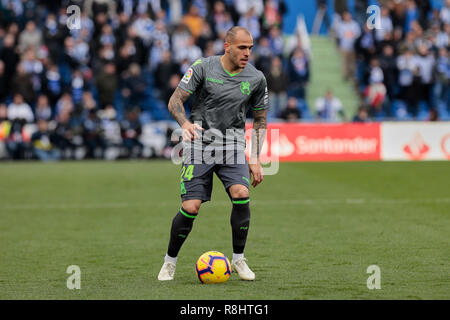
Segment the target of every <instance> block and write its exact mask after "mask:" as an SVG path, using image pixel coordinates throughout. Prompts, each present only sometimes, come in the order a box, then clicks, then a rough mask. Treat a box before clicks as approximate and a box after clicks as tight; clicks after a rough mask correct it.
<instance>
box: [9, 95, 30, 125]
mask: <svg viewBox="0 0 450 320" xmlns="http://www.w3.org/2000/svg"><path fill="white" fill-rule="evenodd" d="M8 119H9V120H23V121H24V122H28V123H31V122H33V121H34V114H33V110H31V107H30V105H29V104H28V103H26V102H25V101H24V99H23V97H22V95H21V94H19V93H17V94H15V95H14V99H13V102H12V103H11V104H10V105H9V106H8Z"/></svg>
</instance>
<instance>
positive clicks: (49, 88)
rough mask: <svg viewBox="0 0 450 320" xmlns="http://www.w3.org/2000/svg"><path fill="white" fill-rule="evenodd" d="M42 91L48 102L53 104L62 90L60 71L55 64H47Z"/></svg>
mask: <svg viewBox="0 0 450 320" xmlns="http://www.w3.org/2000/svg"><path fill="white" fill-rule="evenodd" d="M42 91H43V92H44V93H45V95H46V96H47V97H48V99H49V101H50V104H51V105H52V106H55V105H56V102H57V101H58V99H59V97H60V96H61V94H62V91H63V84H62V79H61V73H60V72H59V69H58V66H57V65H55V64H51V65H50V66H48V68H47V71H46V72H45V73H44V79H43V86H42Z"/></svg>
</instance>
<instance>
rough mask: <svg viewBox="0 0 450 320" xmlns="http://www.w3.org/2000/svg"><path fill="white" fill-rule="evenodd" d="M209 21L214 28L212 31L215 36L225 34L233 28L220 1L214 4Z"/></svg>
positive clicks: (228, 14) (228, 15) (229, 17)
mask: <svg viewBox="0 0 450 320" xmlns="http://www.w3.org/2000/svg"><path fill="white" fill-rule="evenodd" d="M211 19H212V21H211V22H210V24H211V25H212V26H214V31H215V32H216V33H217V34H219V33H225V32H227V31H228V30H229V29H230V28H231V27H233V21H232V19H231V15H230V13H229V12H228V11H226V7H225V4H224V3H223V2H222V1H216V2H214V7H213V12H212V15H211Z"/></svg>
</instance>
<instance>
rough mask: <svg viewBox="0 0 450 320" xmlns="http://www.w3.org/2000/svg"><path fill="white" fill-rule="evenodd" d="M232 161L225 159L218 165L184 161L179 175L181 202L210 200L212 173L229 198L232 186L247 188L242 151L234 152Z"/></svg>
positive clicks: (247, 176)
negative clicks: (220, 182)
mask: <svg viewBox="0 0 450 320" xmlns="http://www.w3.org/2000/svg"><path fill="white" fill-rule="evenodd" d="M241 152H242V153H241ZM224 157H225V156H224ZM233 159H234V160H233V161H226V157H225V158H224V160H223V161H220V162H219V163H217V161H216V162H212V163H211V162H210V161H206V162H205V161H202V162H200V163H199V161H197V162H196V161H190V160H186V159H184V161H183V165H182V167H181V175H180V184H181V186H180V191H181V200H182V201H185V200H201V201H202V202H205V201H209V200H211V193H212V187H213V174H214V173H215V174H216V175H217V177H218V178H219V179H220V181H222V183H223V186H224V187H225V190H226V191H227V193H228V196H229V197H230V198H231V195H230V193H229V188H230V187H231V186H232V185H235V184H241V185H244V186H246V187H247V188H249V185H250V180H249V179H250V174H249V168H248V162H247V160H246V158H245V154H244V153H243V151H238V150H235V151H234V154H233ZM237 159H239V160H237ZM228 160H230V157H228Z"/></svg>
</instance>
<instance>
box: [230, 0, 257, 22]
mask: <svg viewBox="0 0 450 320" xmlns="http://www.w3.org/2000/svg"><path fill="white" fill-rule="evenodd" d="M234 7H235V9H236V11H237V12H238V13H239V15H241V16H243V15H245V14H246V13H247V12H249V10H251V9H253V13H254V14H255V16H256V17H257V18H259V17H261V15H262V14H263V12H264V3H263V0H234Z"/></svg>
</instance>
